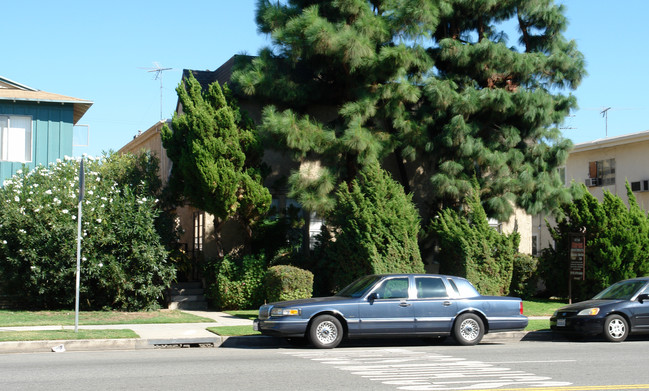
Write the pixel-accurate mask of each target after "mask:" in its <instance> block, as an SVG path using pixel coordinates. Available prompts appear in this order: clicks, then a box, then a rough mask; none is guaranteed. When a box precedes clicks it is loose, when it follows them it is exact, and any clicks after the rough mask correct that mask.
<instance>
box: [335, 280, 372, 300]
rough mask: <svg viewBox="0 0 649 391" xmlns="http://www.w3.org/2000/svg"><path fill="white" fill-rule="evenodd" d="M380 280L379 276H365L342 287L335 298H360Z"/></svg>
mask: <svg viewBox="0 0 649 391" xmlns="http://www.w3.org/2000/svg"><path fill="white" fill-rule="evenodd" d="M380 279H381V276H365V277H361V278H359V279H358V280H356V281H354V282H352V283H351V284H349V285H347V286H346V287H344V288H343V289H342V290H340V292H338V293H336V296H343V297H361V296H363V295H364V294H365V293H367V291H368V290H369V289H370V288H371V287H373V286H374V284H375V283H376V282H377V281H378V280H380Z"/></svg>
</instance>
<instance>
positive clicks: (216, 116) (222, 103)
mask: <svg viewBox="0 0 649 391" xmlns="http://www.w3.org/2000/svg"><path fill="white" fill-rule="evenodd" d="M176 91H177V92H178V99H179V100H180V103H181V105H182V109H183V112H182V114H174V117H173V119H172V121H171V126H172V128H171V129H170V128H169V127H168V126H166V125H165V126H164V127H163V129H162V141H163V145H164V147H165V149H166V150H167V155H168V156H169V158H170V159H171V160H172V161H173V163H174V165H173V168H172V173H171V186H172V188H175V189H177V191H179V192H180V193H181V194H182V195H183V196H184V197H185V199H186V200H188V201H189V203H190V204H191V205H193V206H195V207H197V208H199V209H202V210H204V211H206V212H207V213H210V214H212V215H214V216H215V218H216V221H217V223H216V224H215V231H216V232H215V234H216V237H217V242H219V243H220V227H222V225H223V223H224V222H225V221H226V220H227V219H230V218H235V219H237V220H238V221H239V222H241V223H242V225H243V227H244V228H246V232H247V236H248V239H249V238H250V237H251V236H252V228H251V227H252V225H253V224H254V223H255V222H256V221H258V220H259V219H260V218H261V216H263V215H264V214H265V213H266V212H267V211H268V209H269V208H270V203H271V196H270V192H269V191H268V189H267V188H266V187H264V186H263V183H262V176H261V172H260V168H259V167H260V166H259V160H258V158H259V156H260V153H259V142H258V141H257V137H256V135H255V133H254V131H253V130H252V128H251V122H250V121H246V120H245V119H244V118H242V117H241V115H240V112H239V109H238V107H237V106H236V104H235V103H234V102H233V101H232V99H230V100H228V99H226V95H229V90H228V89H227V86H226V87H225V88H224V89H221V87H220V86H219V84H218V82H214V83H213V84H211V85H210V86H209V88H208V89H207V91H203V90H202V89H201V86H200V84H199V83H198V81H196V79H195V78H194V76H193V75H191V74H190V76H189V78H186V79H184V80H183V82H182V83H181V84H180V85H179V86H178V88H177V89H176ZM222 255H223V254H221V256H222Z"/></svg>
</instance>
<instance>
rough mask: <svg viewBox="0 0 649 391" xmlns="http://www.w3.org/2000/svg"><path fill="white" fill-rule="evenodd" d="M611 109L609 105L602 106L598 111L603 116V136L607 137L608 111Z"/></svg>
mask: <svg viewBox="0 0 649 391" xmlns="http://www.w3.org/2000/svg"><path fill="white" fill-rule="evenodd" d="M610 109H611V107H607V108H604V109H603V110H602V111H600V112H599V113H600V114H601V115H602V117H604V132H605V133H604V137H608V111H609V110H610Z"/></svg>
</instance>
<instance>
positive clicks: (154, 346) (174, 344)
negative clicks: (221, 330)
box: [153, 342, 215, 349]
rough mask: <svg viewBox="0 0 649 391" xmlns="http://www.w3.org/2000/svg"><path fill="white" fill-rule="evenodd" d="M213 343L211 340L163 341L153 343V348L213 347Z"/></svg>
mask: <svg viewBox="0 0 649 391" xmlns="http://www.w3.org/2000/svg"><path fill="white" fill-rule="evenodd" d="M214 347H215V345H214V343H212V342H208V343H165V344H154V345H153V348H154V349H187V348H214Z"/></svg>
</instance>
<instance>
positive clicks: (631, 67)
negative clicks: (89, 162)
mask: <svg viewBox="0 0 649 391" xmlns="http://www.w3.org/2000/svg"><path fill="white" fill-rule="evenodd" d="M560 3H562V4H565V6H566V9H567V13H566V16H567V17H568V19H569V21H570V24H569V27H568V30H567V31H566V33H565V35H566V36H567V37H568V38H569V39H574V40H576V41H577V44H578V47H579V49H580V50H581V51H582V53H584V55H585V57H586V62H587V71H588V76H587V77H586V78H585V80H584V81H583V82H582V84H581V86H580V87H579V88H578V89H577V90H576V91H575V92H574V94H575V95H576V96H577V98H578V102H579V106H580V110H578V111H577V112H575V113H574V116H572V117H570V118H568V119H567V120H566V123H565V124H564V127H565V128H566V129H564V130H563V132H564V135H565V136H566V137H568V138H570V139H572V140H573V142H575V143H580V142H585V141H591V140H595V139H598V138H603V137H605V136H606V135H608V136H609V137H611V136H616V135H621V134H627V133H634V132H639V131H644V130H649V104H648V102H647V94H648V91H649V77H648V76H647V71H648V70H649V50H647V49H648V46H649V45H647V43H646V40H647V39H648V38H649V23H647V21H646V15H649V2H647V1H645V0H626V1H624V2H617V3H613V2H611V1H604V0H561V1H560ZM254 8H255V1H254V0H236V1H233V0H212V1H208V0H202V1H199V0H185V1H182V2H181V1H168V0H158V1H148V0H130V1H124V0H113V1H110V2H108V1H87V0H84V1H76V0H58V1H45V0H22V1H11V2H8V1H7V2H4V4H3V6H2V9H3V12H2V13H3V20H2V23H0V36H2V37H3V39H2V41H3V44H2V46H3V48H4V53H5V55H4V56H2V58H1V59H0V75H1V76H3V77H6V78H9V79H11V80H14V81H16V82H18V83H22V84H25V85H27V86H30V87H33V88H37V89H39V90H43V91H48V92H53V93H57V94H62V95H68V96H73V97H76V98H83V99H88V100H91V101H93V102H94V105H93V107H91V108H90V110H88V112H87V113H86V115H85V116H84V117H83V118H82V119H81V121H80V122H79V123H80V124H86V125H88V126H89V146H88V147H75V148H74V154H75V155H76V156H78V155H81V154H82V153H87V154H89V155H93V156H98V155H100V154H101V153H102V151H107V150H111V149H112V150H118V149H119V148H120V147H122V146H123V145H124V144H126V143H127V142H128V141H130V140H131V139H132V138H133V136H134V135H135V134H137V132H138V130H142V131H144V130H146V129H148V128H149V127H150V126H152V125H153V124H154V123H155V122H156V121H158V120H160V107H161V106H160V103H161V100H160V81H159V80H155V73H152V72H148V71H147V69H146V68H152V67H154V63H157V64H159V65H160V66H162V67H167V68H173V69H171V70H168V71H165V72H164V73H163V74H162V85H163V96H162V114H163V117H165V118H170V117H171V115H172V113H173V110H174V109H175V105H176V101H177V98H176V93H175V91H174V89H175V88H176V86H177V85H178V83H179V82H180V78H181V74H182V70H183V69H198V70H214V69H216V68H217V67H219V66H220V65H221V64H223V63H224V62H225V61H227V60H228V59H229V58H230V57H231V56H232V55H234V54H239V53H247V54H256V53H257V52H258V50H259V49H260V48H261V47H263V46H265V45H268V44H269V41H268V39H267V38H266V37H265V36H262V35H259V34H258V33H257V26H256V24H255V22H254ZM607 107H610V108H611V109H610V110H609V111H608V119H607V124H606V122H605V119H604V118H603V117H602V115H601V114H600V112H601V111H602V110H603V109H605V108H607ZM606 125H607V126H606ZM606 128H607V130H606Z"/></svg>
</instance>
